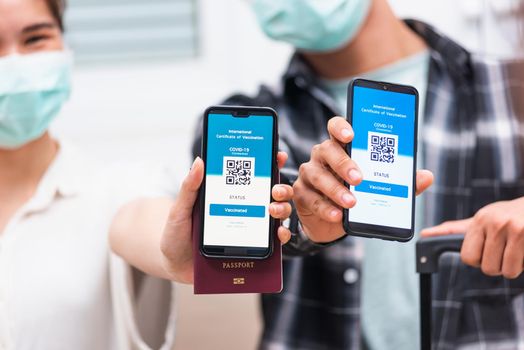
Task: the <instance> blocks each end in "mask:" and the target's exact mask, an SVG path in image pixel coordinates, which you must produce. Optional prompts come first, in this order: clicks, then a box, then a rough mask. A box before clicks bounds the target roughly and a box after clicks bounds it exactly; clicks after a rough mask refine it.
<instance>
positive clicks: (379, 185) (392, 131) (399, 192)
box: [347, 83, 418, 239]
mask: <svg viewBox="0 0 524 350" xmlns="http://www.w3.org/2000/svg"><path fill="white" fill-rule="evenodd" d="M363 85H364V86H360V85H359V84H358V83H354V84H353V96H352V99H351V100H352V106H351V107H350V108H352V110H351V119H352V120H351V123H352V127H353V131H354V135H355V136H354V139H353V142H352V144H351V158H352V159H353V160H354V161H355V162H356V163H357V164H358V166H359V167H360V169H361V171H362V175H363V181H362V182H361V184H360V185H358V186H356V187H353V186H351V187H350V189H351V191H352V192H353V194H354V196H355V198H356V199H357V204H356V205H355V207H354V208H352V209H350V210H349V214H348V216H347V220H349V221H350V222H351V224H357V226H358V224H361V225H369V226H368V227H375V228H377V230H378V231H381V232H382V233H386V234H388V233H391V234H392V235H397V234H398V235H399V236H400V238H405V239H410V238H411V236H412V231H413V224H414V218H413V216H414V198H413V197H414V191H413V186H414V176H415V175H414V173H415V162H416V160H415V159H416V158H415V153H416V148H415V145H416V118H417V113H416V111H417V106H418V101H417V99H418V97H417V96H418V95H417V92H416V90H415V89H414V88H410V87H403V86H397V85H393V84H390V85H389V86H386V85H381V86H374V85H373V84H369V85H368V86H366V84H363ZM395 87H396V88H395ZM379 226H380V227H381V228H379Z"/></svg>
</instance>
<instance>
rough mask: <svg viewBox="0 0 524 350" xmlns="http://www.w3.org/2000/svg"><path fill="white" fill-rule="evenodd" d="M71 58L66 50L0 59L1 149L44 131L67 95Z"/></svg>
mask: <svg viewBox="0 0 524 350" xmlns="http://www.w3.org/2000/svg"><path fill="white" fill-rule="evenodd" d="M72 61H73V59H72V55H71V54H70V53H69V52H67V51H54V52H45V53H36V54H28V55H16V54H15V55H10V56H6V57H2V58H0V77H1V78H0V148H4V149H16V148H19V147H21V146H23V145H24V144H26V143H28V142H30V141H33V140H36V139H37V138H39V137H40V136H42V135H43V134H44V132H45V131H46V130H47V129H48V127H49V124H50V123H51V121H52V120H53V119H54V118H55V117H56V116H57V115H58V113H59V111H60V109H61V107H62V105H63V104H64V102H65V101H66V100H67V99H68V98H69V94H70V87H71V81H70V79H71V70H72Z"/></svg>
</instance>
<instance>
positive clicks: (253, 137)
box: [200, 106, 278, 259]
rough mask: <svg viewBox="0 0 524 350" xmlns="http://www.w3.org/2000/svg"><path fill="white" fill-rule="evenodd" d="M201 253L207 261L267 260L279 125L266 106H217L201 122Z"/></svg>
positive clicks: (274, 225) (209, 110) (276, 169)
mask: <svg viewBox="0 0 524 350" xmlns="http://www.w3.org/2000/svg"><path fill="white" fill-rule="evenodd" d="M203 123H204V125H203V137H202V159H203V160H204V163H205V177H204V182H203V185H202V186H201V189H200V191H201V192H200V202H201V205H202V207H203V208H202V210H201V216H202V217H201V220H202V225H201V227H202V229H201V235H202V237H201V240H200V242H201V243H200V251H201V253H202V255H204V256H206V257H218V258H224V257H227V258H244V259H245V258H251V259H265V258H267V257H269V256H270V255H271V253H272V247H273V244H272V243H273V232H274V230H275V229H276V220H274V219H273V218H272V217H271V216H270V215H269V204H270V203H271V189H272V187H273V186H274V184H275V183H276V182H277V180H278V179H277V177H278V167H277V158H276V156H277V150H278V130H277V125H278V120H277V114H276V112H275V111H274V110H273V109H271V108H266V107H242V106H214V107H210V108H208V109H207V110H206V112H205V114H204V121H203Z"/></svg>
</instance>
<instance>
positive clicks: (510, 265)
mask: <svg viewBox="0 0 524 350" xmlns="http://www.w3.org/2000/svg"><path fill="white" fill-rule="evenodd" d="M457 233H465V238H464V243H463V244H462V250H461V252H460V255H461V258H462V261H463V262H464V263H465V264H467V265H471V266H474V267H480V268H481V270H482V272H484V273H485V274H486V275H489V276H500V275H502V276H504V277H506V278H517V277H518V276H519V275H520V274H521V273H522V271H523V270H524V197H523V198H519V199H515V200H512V201H504V202H496V203H492V204H489V205H487V206H485V207H484V208H482V209H480V210H479V211H478V212H477V213H476V214H475V216H473V217H472V218H469V219H465V220H457V221H448V222H444V223H443V224H441V225H438V226H434V227H431V228H428V229H425V230H423V231H422V235H423V236H437V235H448V234H457Z"/></svg>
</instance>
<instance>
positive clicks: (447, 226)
mask: <svg viewBox="0 0 524 350" xmlns="http://www.w3.org/2000/svg"><path fill="white" fill-rule="evenodd" d="M471 220H472V219H471V218H469V219H464V220H454V221H446V222H443V223H442V224H440V225H437V226H433V227H429V228H426V229H424V230H422V232H421V235H422V237H432V236H443V235H452V234H458V233H466V231H467V230H468V228H469V225H470V224H471Z"/></svg>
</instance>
